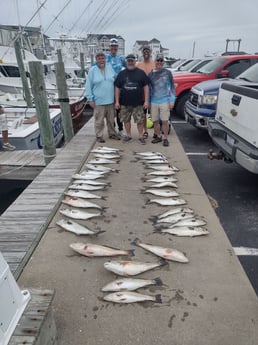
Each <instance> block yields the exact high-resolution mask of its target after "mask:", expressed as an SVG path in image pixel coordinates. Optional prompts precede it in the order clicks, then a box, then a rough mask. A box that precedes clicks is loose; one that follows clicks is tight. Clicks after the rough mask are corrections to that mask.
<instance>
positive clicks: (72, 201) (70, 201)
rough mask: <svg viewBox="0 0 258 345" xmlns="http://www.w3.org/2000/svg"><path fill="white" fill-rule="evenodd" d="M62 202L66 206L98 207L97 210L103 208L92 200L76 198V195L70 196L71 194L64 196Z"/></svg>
mask: <svg viewBox="0 0 258 345" xmlns="http://www.w3.org/2000/svg"><path fill="white" fill-rule="evenodd" d="M62 203H63V204H65V205H68V206H73V207H80V208H98V209H99V210H102V209H103V208H102V207H101V206H99V205H97V204H95V203H93V202H90V201H86V200H84V199H80V198H76V197H71V196H66V197H65V198H64V199H63V200H62Z"/></svg>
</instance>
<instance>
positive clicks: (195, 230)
mask: <svg viewBox="0 0 258 345" xmlns="http://www.w3.org/2000/svg"><path fill="white" fill-rule="evenodd" d="M157 231H159V232H161V233H167V234H171V235H175V236H182V237H195V236H203V235H208V234H209V231H208V230H207V229H205V228H202V227H198V226H175V227H173V228H163V229H159V230H157Z"/></svg>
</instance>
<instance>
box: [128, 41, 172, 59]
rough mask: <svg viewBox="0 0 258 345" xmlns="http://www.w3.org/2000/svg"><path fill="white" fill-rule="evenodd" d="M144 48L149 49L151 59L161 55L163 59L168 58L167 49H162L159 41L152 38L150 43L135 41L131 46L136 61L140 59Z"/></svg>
mask: <svg viewBox="0 0 258 345" xmlns="http://www.w3.org/2000/svg"><path fill="white" fill-rule="evenodd" d="M144 46H149V47H150V49H151V55H152V58H155V56H156V55H157V54H163V55H164V57H169V49H167V48H163V47H162V45H161V43H160V41H159V40H157V39H156V38H153V39H151V40H150V41H147V40H146V41H139V40H137V41H135V43H134V45H133V53H134V55H135V56H136V57H137V59H138V60H141V59H142V48H143V47H144Z"/></svg>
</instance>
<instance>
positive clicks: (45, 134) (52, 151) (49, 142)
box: [29, 61, 56, 164]
mask: <svg viewBox="0 0 258 345" xmlns="http://www.w3.org/2000/svg"><path fill="white" fill-rule="evenodd" d="M29 69H30V74H31V89H32V94H33V96H34V100H35V106H36V111H37V116H38V122H39V130H40V136H41V142H42V145H43V152H44V158H45V163H46V164H48V163H50V162H51V160H52V159H53V158H55V156H56V147H55V141H54V135H53V130H52V124H51V120H50V116H49V105H48V100H47V93H46V86H45V80H44V74H43V65H42V63H41V62H40V61H30V62H29Z"/></svg>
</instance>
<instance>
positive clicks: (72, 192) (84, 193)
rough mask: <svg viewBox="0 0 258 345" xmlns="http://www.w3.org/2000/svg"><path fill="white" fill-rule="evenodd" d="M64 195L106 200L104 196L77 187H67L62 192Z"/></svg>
mask: <svg viewBox="0 0 258 345" xmlns="http://www.w3.org/2000/svg"><path fill="white" fill-rule="evenodd" d="M64 194H65V195H68V196H73V197H76V198H83V199H103V200H106V197H104V196H100V195H97V194H93V193H90V192H87V191H84V190H79V189H68V191H66V192H64Z"/></svg>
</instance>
